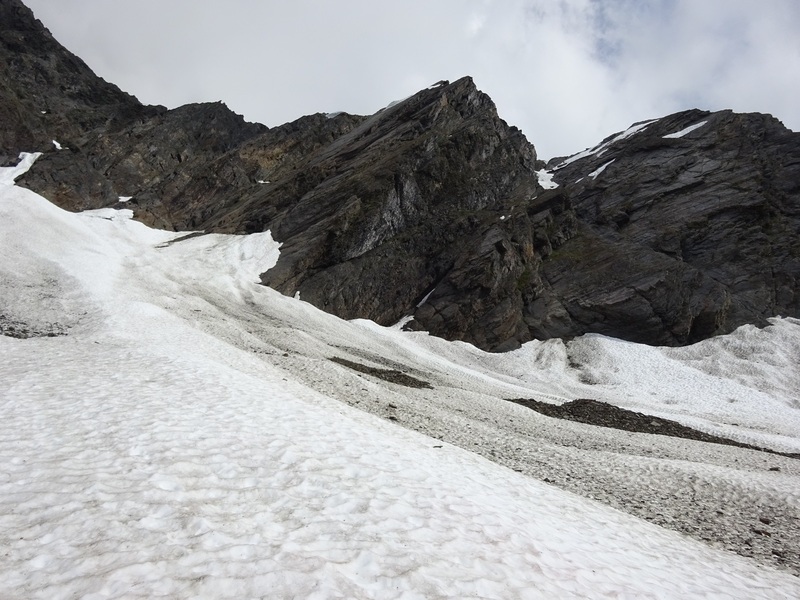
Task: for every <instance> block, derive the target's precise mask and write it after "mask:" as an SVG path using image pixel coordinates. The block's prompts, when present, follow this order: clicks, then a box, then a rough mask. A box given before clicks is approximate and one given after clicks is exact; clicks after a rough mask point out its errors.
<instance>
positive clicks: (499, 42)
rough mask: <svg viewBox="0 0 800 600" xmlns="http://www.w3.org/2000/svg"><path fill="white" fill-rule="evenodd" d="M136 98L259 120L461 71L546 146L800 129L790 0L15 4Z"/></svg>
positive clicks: (560, 148) (363, 109)
mask: <svg viewBox="0 0 800 600" xmlns="http://www.w3.org/2000/svg"><path fill="white" fill-rule="evenodd" d="M29 5H31V6H32V7H33V9H34V11H35V12H36V14H37V16H39V17H40V18H41V19H42V20H43V21H44V23H45V25H47V26H48V27H49V28H50V29H51V30H52V31H53V33H54V35H55V36H56V38H57V39H59V40H60V41H62V43H64V44H65V45H66V46H67V47H68V48H70V49H71V50H73V51H74V52H75V53H76V54H78V55H79V56H81V57H82V58H83V59H84V60H86V62H87V63H88V64H89V65H90V66H91V67H92V68H94V69H95V70H96V71H97V72H98V73H99V74H100V75H102V76H103V77H105V78H106V79H109V80H110V81H113V82H115V83H117V84H118V85H120V87H122V88H123V89H125V90H126V91H129V92H131V93H134V94H136V95H137V96H138V97H140V99H141V100H143V101H145V102H148V103H161V104H166V105H168V106H176V105H179V104H182V103H185V102H192V101H201V100H220V99H222V100H224V101H226V102H227V103H228V105H229V106H230V107H231V108H232V109H234V110H236V111H237V112H240V113H243V114H244V115H245V116H246V118H248V119H249V120H256V121H261V122H264V123H266V124H267V125H277V124H279V123H282V122H285V121H288V120H292V119H295V118H297V117H299V116H301V115H303V114H308V113H313V112H332V111H336V110H345V111H348V112H355V113H372V112H374V111H375V110H377V109H378V108H380V107H382V106H384V105H386V104H388V103H389V102H390V101H392V100H395V99H397V98H401V97H405V96H408V95H410V94H412V93H414V92H415V91H417V90H418V89H420V88H423V87H426V86H428V85H430V84H431V83H434V82H436V81H438V80H440V79H451V80H452V79H456V78H458V77H460V76H462V75H467V74H469V75H472V76H473V77H474V78H475V81H476V83H477V84H478V86H479V87H480V88H481V89H483V90H484V91H485V92H487V93H488V94H489V95H490V96H491V97H492V98H493V99H494V100H495V102H496V103H497V105H498V109H499V112H500V115H501V116H502V117H503V118H504V119H505V120H506V121H508V122H509V123H511V124H513V125H517V126H518V127H520V128H521V129H523V131H524V132H525V133H526V135H527V136H528V138H529V139H530V140H531V141H532V142H533V143H534V144H535V145H536V147H537V149H538V150H539V153H540V155H541V156H543V157H550V156H553V155H558V154H567V153H572V152H576V151H578V150H581V149H583V148H585V147H587V146H591V145H594V144H595V143H596V142H598V141H599V140H600V139H602V138H603V137H605V136H607V135H608V134H610V133H612V132H614V131H618V130H621V129H624V128H626V127H627V126H628V125H629V124H630V123H632V122H634V121H639V120H643V119H646V118H652V117H657V116H662V115H664V114H668V113H670V112H675V111H678V110H683V109H687V108H694V107H697V108H706V109H713V110H716V109H721V108H733V109H734V110H738V111H760V112H771V113H773V114H775V115H776V116H777V117H779V118H781V119H782V120H783V121H784V122H785V123H786V124H787V125H788V126H790V127H793V128H794V129H796V130H797V129H800V109H798V108H797V103H796V100H795V99H796V98H797V97H798V95H800V78H798V77H797V73H800V36H797V34H796V32H797V31H799V30H800V3H797V2H796V1H795V0H703V1H702V2H700V1H697V0H561V1H559V2H553V1H551V0H438V1H437V2H425V1H423V0H407V1H406V2H403V3H389V2H381V1H377V0H342V1H341V2H338V3H331V2H325V1H322V0H295V1H294V2H291V3H289V2H281V1H278V0H272V1H266V2H259V3H254V2H249V1H246V0H227V1H225V2H222V1H211V0H208V1H205V2H192V1H190V0H171V1H170V2H163V1H158V2H157V1H156V0H139V1H137V2H135V3H134V2H127V3H117V2H115V3H109V2H104V1H102V0H59V2H53V1H52V0H29Z"/></svg>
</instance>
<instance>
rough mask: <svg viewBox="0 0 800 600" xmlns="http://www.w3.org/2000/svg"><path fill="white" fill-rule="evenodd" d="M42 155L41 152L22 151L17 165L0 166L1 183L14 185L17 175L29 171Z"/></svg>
mask: <svg viewBox="0 0 800 600" xmlns="http://www.w3.org/2000/svg"><path fill="white" fill-rule="evenodd" d="M41 155H42V153H41V152H21V153H20V155H19V162H18V163H17V165H16V166H15V167H0V185H14V181H15V180H16V179H17V177H20V176H21V175H24V174H25V173H27V172H28V169H30V168H31V167H32V166H33V163H34V162H36V159H37V158H39V157H40V156H41Z"/></svg>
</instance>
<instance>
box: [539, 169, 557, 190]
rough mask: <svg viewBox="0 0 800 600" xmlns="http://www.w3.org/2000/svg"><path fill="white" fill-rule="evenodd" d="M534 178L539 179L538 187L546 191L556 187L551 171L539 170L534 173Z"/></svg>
mask: <svg viewBox="0 0 800 600" xmlns="http://www.w3.org/2000/svg"><path fill="white" fill-rule="evenodd" d="M536 177H538V179H539V185H540V186H542V187H543V188H544V189H546V190H553V189H555V188H557V187H558V184H557V183H556V182H555V181H553V173H552V171H548V170H547V169H541V170H539V171H536Z"/></svg>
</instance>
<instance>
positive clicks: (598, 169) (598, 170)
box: [589, 158, 617, 179]
mask: <svg viewBox="0 0 800 600" xmlns="http://www.w3.org/2000/svg"><path fill="white" fill-rule="evenodd" d="M615 160H617V159H616V158H612V159H611V160H610V161H608V162H607V163H605V164H603V165H601V166H600V167H598V168H596V169H595V170H594V171H592V172H591V173H589V177H591V178H592V179H597V176H598V175H600V173H602V172H603V171H605V170H606V167H607V166H608V165H610V164H611V163H612V162H614V161H615Z"/></svg>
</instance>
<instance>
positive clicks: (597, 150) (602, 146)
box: [553, 119, 658, 171]
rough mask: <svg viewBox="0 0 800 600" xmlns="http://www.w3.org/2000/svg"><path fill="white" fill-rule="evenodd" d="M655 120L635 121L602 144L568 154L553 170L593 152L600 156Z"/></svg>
mask: <svg viewBox="0 0 800 600" xmlns="http://www.w3.org/2000/svg"><path fill="white" fill-rule="evenodd" d="M656 121H658V119H651V120H650V121H643V122H641V123H637V124H635V125H631V126H630V127H628V129H626V130H625V131H623V132H622V133H620V134H618V135H616V136H614V137H613V138H612V139H610V140H608V141H607V142H603V143H602V144H599V145H597V146H595V147H594V148H589V149H587V150H584V151H583V152H579V153H578V154H575V155H573V156H570V157H569V158H568V159H566V160H565V161H563V162H561V163H559V164H558V165H556V166H555V167H554V168H553V170H554V171H556V170H558V169H561V168H563V167H566V166H567V165H569V164H571V163H574V162H575V161H577V160H580V159H582V158H586V157H587V156H592V155H595V154H596V155H598V156H602V155H603V154H604V153H605V152H606V151H607V150H608V149H609V148H610V147H611V146H612V145H614V144H615V143H617V142H619V141H621V140H624V139H626V138H629V137H631V136H632V135H634V134H637V133H639V132H640V131H643V130H644V129H645V128H647V126H648V125H652V124H653V123H655V122H656Z"/></svg>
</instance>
